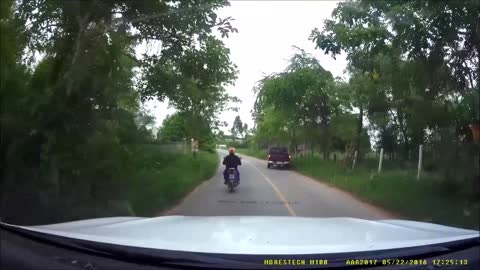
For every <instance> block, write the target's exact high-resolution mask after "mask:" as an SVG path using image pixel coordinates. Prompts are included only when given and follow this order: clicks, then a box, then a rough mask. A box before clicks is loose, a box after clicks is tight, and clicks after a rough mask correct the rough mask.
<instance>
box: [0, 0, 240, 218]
mask: <svg viewBox="0 0 480 270" xmlns="http://www.w3.org/2000/svg"><path fill="white" fill-rule="evenodd" d="M227 4H228V2H225V1H223V0H211V1H207V2H205V1H197V0H191V1H181V2H178V1H161V2H159V1H142V2H136V1H133V2H132V1H94V0H87V1H65V2H63V1H43V0H42V1H10V0H7V1H2V2H1V13H0V14H1V19H0V27H1V29H0V30H1V33H2V39H1V41H0V45H1V48H0V57H1V59H2V61H1V63H0V73H1V74H0V75H1V77H2V80H1V84H0V90H1V92H0V94H1V102H2V104H1V105H2V106H1V108H2V111H1V115H0V121H1V125H2V129H1V137H2V141H1V167H2V168H5V170H3V172H2V176H1V184H2V193H3V194H2V199H3V200H2V210H5V206H6V205H9V204H10V203H11V202H12V201H15V200H17V199H19V197H18V196H16V195H15V193H14V192H13V190H14V189H15V188H18V187H20V186H21V187H22V189H23V190H25V192H27V191H28V192H32V193H34V194H35V196H31V197H32V198H35V199H34V201H32V202H31V203H32V204H36V203H38V202H39V201H41V200H42V198H43V196H46V197H51V198H55V200H53V202H54V203H47V204H41V203H39V205H41V207H43V210H45V209H47V210H48V209H54V208H55V207H56V204H61V198H64V197H65V196H69V198H71V200H70V201H69V202H68V203H69V204H71V205H72V207H73V205H77V204H78V203H79V202H80V201H83V202H85V201H87V202H90V201H91V204H90V203H89V205H95V204H98V205H101V204H104V203H105V202H107V201H109V200H113V199H115V200H117V199H126V198H127V197H126V196H127V194H125V190H123V189H121V188H119V187H120V186H121V184H123V183H126V182H128V181H132V178H133V179H134V178H136V177H138V175H135V174H134V173H132V172H134V171H136V170H138V166H140V165H138V164H136V163H135V160H137V159H139V156H143V155H144V154H145V152H146V151H148V150H146V149H142V148H141V147H139V145H143V144H151V143H153V142H154V137H153V134H152V130H153V127H154V118H153V117H152V116H150V115H149V114H148V112H146V111H144V110H143V109H142V106H141V102H142V101H145V100H147V99H158V100H164V99H165V98H168V99H169V100H170V105H171V106H173V107H174V108H175V109H177V110H178V111H180V112H181V113H182V114H184V115H186V119H187V120H188V123H187V125H188V129H187V131H188V133H189V135H190V136H192V137H195V138H198V140H199V141H200V149H202V150H208V151H211V152H213V151H214V144H213V141H214V139H213V135H212V134H213V130H214V129H215V128H216V127H217V126H218V124H219V121H218V119H217V118H216V115H218V114H219V113H218V112H219V111H221V110H223V109H224V108H225V107H226V106H227V103H228V102H230V101H236V99H235V98H233V97H230V96H229V95H227V94H226V92H225V89H224V87H225V86H226V85H227V84H229V83H232V82H233V80H234V79H235V76H236V70H235V66H234V65H233V64H232V63H231V61H230V59H229V51H228V49H226V48H225V47H224V44H223V42H222V41H220V40H219V39H217V38H216V37H215V34H214V33H213V31H212V30H213V29H219V30H220V32H221V33H222V35H224V36H227V35H228V34H229V33H231V32H236V29H235V28H233V27H232V25H231V24H230V20H231V18H218V17H217V16H216V14H215V10H216V9H218V8H220V7H222V6H225V5H227ZM140 43H145V44H147V45H152V44H161V49H160V51H158V52H156V53H147V54H145V55H142V56H141V57H137V56H136V54H135V51H134V50H135V48H136V46H137V45H139V44H140ZM38 55H41V57H40V58H39V59H35V56H38ZM34 60H38V62H37V63H34ZM173 122H174V121H173ZM173 125H174V124H173ZM167 126H168V125H167ZM172 130H173V131H172ZM163 132H166V133H167V134H169V135H168V136H169V137H168V136H167V138H169V140H176V139H177V138H176V137H175V136H178V135H179V134H178V132H177V131H175V128H172V129H171V130H169V131H165V130H163ZM185 132H186V131H185ZM180 133H182V132H180ZM139 149H142V150H139ZM148 162H152V161H148ZM202 170H203V169H198V168H196V169H192V170H189V171H190V172H191V173H195V172H197V171H202ZM160 175H161V173H160ZM171 175H172V176H175V174H171ZM202 177H203V176H202ZM194 179H197V178H194ZM194 179H192V181H197V180H198V179H197V180H194ZM172 183H174V182H172ZM178 183H181V182H178ZM109 186H110V187H112V188H113V189H112V190H110V191H109V192H107V191H106V190H107V188H106V187H109ZM187 186H188V185H187ZM75 188H78V190H79V191H78V194H77V195H75V196H73V195H72V194H71V193H70V192H71V191H72V190H75ZM176 188H177V187H176ZM175 194H180V193H175ZM47 201H48V200H47ZM153 207H155V206H153ZM92 208H94V207H92ZM7 210H8V211H7V212H6V215H9V213H13V211H15V209H9V208H7ZM43 210H41V209H38V212H39V213H40V212H42V211H43ZM54 212H55V211H53V210H52V214H48V211H46V213H43V214H44V215H45V216H46V217H51V215H55V214H59V213H54ZM2 213H3V212H2ZM20 214H21V213H20ZM87 214H88V209H85V211H83V210H82V214H80V216H82V215H83V216H84V215H87ZM58 216H62V215H60V214H59V215H58ZM77 217H78V216H77ZM39 218H41V217H39ZM33 220H35V219H33Z"/></svg>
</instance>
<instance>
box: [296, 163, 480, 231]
mask: <svg viewBox="0 0 480 270" xmlns="http://www.w3.org/2000/svg"><path fill="white" fill-rule="evenodd" d="M293 162H294V168H295V170H297V171H299V172H300V173H302V174H305V175H308V176H312V177H313V178H316V179H318V180H319V181H322V182H325V183H328V184H330V185H332V186H336V187H339V188H341V189H343V190H346V191H349V192H351V193H352V194H353V195H354V196H355V197H357V198H359V199H361V200H363V201H366V202H369V203H372V204H374V205H378V206H380V207H382V208H384V209H386V210H387V211H391V212H392V213H394V214H396V215H398V216H399V217H400V218H402V217H403V218H405V219H413V220H419V221H425V222H431V223H437V224H442V225H450V226H456V227H463V228H470V229H478V220H479V218H480V217H479V212H480V203H479V202H478V200H476V199H474V198H472V197H469V196H470V194H469V192H466V190H465V188H464V187H463V186H462V185H461V184H460V183H455V182H451V181H445V180H443V179H442V177H441V175H438V174H435V173H426V174H425V175H424V177H422V179H421V180H420V181H418V180H417V179H416V178H415V175H416V170H415V169H414V168H403V169H402V168H398V166H395V165H393V166H388V165H387V164H385V165H386V167H391V168H389V169H385V171H383V172H382V173H380V174H378V173H377V168H376V166H375V162H371V165H373V166H369V165H368V164H365V163H364V164H362V165H361V166H358V167H356V168H355V170H351V168H345V167H342V165H340V164H339V163H335V162H333V161H332V160H323V159H322V158H321V157H318V156H317V157H306V158H300V157H299V158H296V159H294V161H293ZM395 167H397V168H395Z"/></svg>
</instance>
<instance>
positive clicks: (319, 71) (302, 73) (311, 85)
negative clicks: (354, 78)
mask: <svg viewBox="0 0 480 270" xmlns="http://www.w3.org/2000/svg"><path fill="white" fill-rule="evenodd" d="M255 92H256V94H257V98H256V102H255V108H254V113H255V114H256V115H257V116H258V120H259V121H258V122H259V123H258V124H257V125H258V126H261V125H263V124H266V123H268V125H269V128H267V129H262V128H261V127H257V128H258V131H257V133H258V132H262V130H268V131H269V134H271V135H274V134H275V133H277V134H278V135H277V136H275V137H282V139H281V141H283V140H284V138H285V137H284V136H286V137H287V138H288V142H289V144H290V146H291V147H292V148H293V149H296V148H297V144H298V143H299V142H300V140H301V139H303V141H304V143H305V142H306V141H307V140H308V141H309V142H310V143H311V147H312V148H313V147H314V146H315V145H316V144H320V146H321V148H322V151H323V152H324V154H325V155H326V156H328V152H329V151H330V143H329V141H330V133H329V125H330V120H331V116H332V114H335V113H336V112H337V111H338V109H339V105H340V103H339V98H338V96H337V92H336V89H335V81H334V79H333V76H332V75H331V73H330V72H327V71H326V70H325V69H323V67H322V66H321V65H320V64H319V63H318V61H317V60H316V59H315V58H314V57H312V56H311V55H309V54H307V53H305V52H304V51H303V50H301V49H298V48H296V53H295V54H294V55H293V56H292V58H291V60H290V64H289V66H288V67H287V69H286V70H285V71H284V72H282V73H279V74H272V75H270V76H267V77H265V78H264V79H263V80H261V81H260V82H259V84H258V85H257V86H256V88H255ZM267 109H268V113H269V114H276V115H277V116H276V117H274V116H270V115H266V113H265V112H267ZM266 116H269V117H270V118H269V119H268V121H265V119H264V118H265V117H266ZM278 116H282V117H283V119H278V120H277V117H278ZM279 121H281V122H279ZM279 125H280V126H279ZM312 131H313V132H312ZM280 134H282V135H280Z"/></svg>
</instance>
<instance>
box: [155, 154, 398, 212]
mask: <svg viewBox="0 0 480 270" xmlns="http://www.w3.org/2000/svg"><path fill="white" fill-rule="evenodd" d="M227 154H228V153H227V151H225V150H219V158H221V159H223V157H224V156H225V155H227ZM239 156H240V157H242V166H240V167H239V171H240V185H239V186H238V187H237V188H236V189H235V191H234V192H233V193H230V192H228V189H227V186H226V185H224V184H223V174H222V172H223V167H224V166H220V167H219V168H218V171H217V174H216V175H215V176H214V177H213V178H212V179H210V180H208V181H205V182H203V183H202V184H201V185H199V186H198V187H197V188H196V189H195V190H194V191H192V192H191V193H190V194H188V195H187V196H186V197H185V198H184V199H183V201H182V202H181V203H180V204H179V205H177V206H176V207H174V208H172V209H170V210H168V211H166V212H164V213H162V214H161V215H185V216H239V215H243V216H303V217H354V218H362V219H389V218H395V217H394V216H393V215H391V214H389V213H387V212H385V211H383V210H381V209H379V208H376V207H374V206H372V205H369V204H367V203H364V202H361V201H359V200H357V199H355V198H354V197H352V196H351V195H350V194H348V193H346V192H343V191H341V190H339V189H336V188H333V187H330V186H327V185H325V184H323V183H321V182H319V181H316V180H313V179H311V178H309V177H306V176H303V175H301V174H299V173H296V172H294V171H292V170H286V169H279V168H273V169H267V162H266V161H265V160H259V159H256V158H253V157H249V156H245V155H241V154H239Z"/></svg>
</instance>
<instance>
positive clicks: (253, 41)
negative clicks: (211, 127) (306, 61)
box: [146, 0, 347, 132]
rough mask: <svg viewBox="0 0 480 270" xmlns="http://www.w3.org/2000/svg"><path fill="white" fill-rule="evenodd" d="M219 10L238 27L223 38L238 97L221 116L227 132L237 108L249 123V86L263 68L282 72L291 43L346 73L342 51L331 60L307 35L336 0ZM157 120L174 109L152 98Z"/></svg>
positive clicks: (242, 3)
mask: <svg viewBox="0 0 480 270" xmlns="http://www.w3.org/2000/svg"><path fill="white" fill-rule="evenodd" d="M230 3H231V6H230V7H225V8H223V9H221V10H219V11H218V12H217V14H218V16H219V17H221V18H225V17H228V16H231V17H233V18H234V19H235V21H233V22H232V25H233V26H234V27H235V28H237V29H238V33H234V34H233V35H230V38H228V39H227V38H225V39H224V40H223V41H224V42H225V45H226V47H228V48H230V53H231V60H232V62H233V63H235V64H236V65H237V66H238V70H239V74H238V79H237V81H236V82H235V85H234V86H229V87H227V91H228V92H229V93H230V94H231V95H235V96H237V97H239V98H240V99H241V100H242V103H241V104H238V105H237V106H238V107H239V108H240V110H239V112H238V113H237V112H233V111H225V112H224V113H222V115H221V116H220V118H221V119H222V120H224V121H226V122H227V123H228V124H229V127H226V128H223V130H224V131H225V132H227V131H228V130H229V129H230V127H231V125H232V123H233V120H234V118H235V116H236V115H237V114H238V115H240V118H241V120H242V121H243V122H246V123H247V124H248V126H249V127H253V120H252V118H251V113H250V110H251V109H252V108H253V103H254V100H255V98H254V96H253V92H252V88H253V86H254V85H255V83H256V82H257V81H258V80H260V79H261V78H262V77H263V76H264V75H265V74H271V73H273V72H280V71H282V70H284V69H285V68H286V66H287V61H288V59H289V58H290V56H292V55H293V53H294V49H293V48H292V46H293V45H295V46H297V47H300V48H302V49H304V50H305V51H306V52H308V53H311V54H313V55H314V56H315V57H316V58H317V59H318V60H319V61H320V63H321V64H322V66H323V67H324V68H325V69H327V70H329V71H330V72H332V74H333V76H340V77H345V76H344V73H343V71H344V69H345V68H346V65H347V61H346V59H345V56H344V55H340V56H337V59H336V60H334V59H333V58H331V57H330V56H329V55H324V53H323V52H322V51H321V50H318V49H315V44H314V43H313V42H311V41H310V40H308V37H309V36H310V33H311V31H312V30H313V29H314V28H315V27H317V28H319V29H321V28H322V27H323V20H325V19H328V18H330V17H331V13H332V11H333V9H334V8H335V6H336V5H337V3H338V1H239V0H233V1H231V2H230ZM146 108H148V109H149V110H150V112H151V114H153V115H154V116H155V118H156V121H157V125H160V124H161V123H162V121H163V119H164V118H165V117H166V115H167V114H171V113H173V112H174V110H173V109H171V108H167V104H164V103H163V104H162V103H159V102H150V103H149V104H146Z"/></svg>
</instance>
